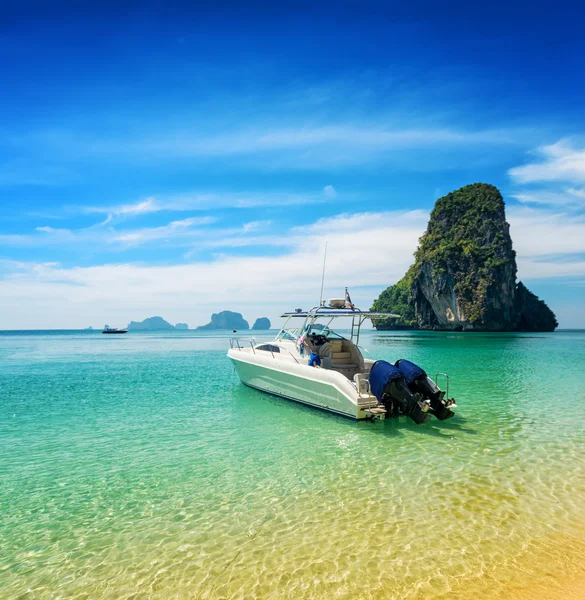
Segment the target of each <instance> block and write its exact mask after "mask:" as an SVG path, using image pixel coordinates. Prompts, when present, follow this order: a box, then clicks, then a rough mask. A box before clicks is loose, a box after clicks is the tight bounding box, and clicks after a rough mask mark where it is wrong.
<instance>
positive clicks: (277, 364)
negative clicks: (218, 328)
mask: <svg viewBox="0 0 585 600" xmlns="http://www.w3.org/2000/svg"><path fill="white" fill-rule="evenodd" d="M264 355H266V356H264ZM228 357H229V358H230V359H231V360H232V362H233V363H234V366H235V369H236V372H237V374H238V376H239V378H240V381H241V382H242V383H243V384H245V385H247V386H249V387H252V388H255V389H257V390H261V391H263V392H267V393H269V394H273V395H275V396H280V397H282V398H286V399H288V400H294V401H295V402H301V403H302V404H307V405H309V406H313V407H316V408H320V409H323V410H327V411H329V412H333V413H336V414H340V415H343V416H346V417H351V418H353V419H368V418H372V416H373V414H372V413H371V412H367V411H370V410H371V409H374V408H376V407H377V406H378V402H377V400H376V398H375V397H374V396H372V395H371V394H363V393H362V394H358V390H357V388H356V386H355V384H354V383H353V382H351V381H350V380H349V379H347V378H346V377H345V376H344V375H342V374H341V373H338V372H336V371H334V370H327V369H319V368H314V367H309V366H308V365H306V364H302V363H297V362H295V361H294V360H293V361H291V360H283V359H280V358H277V357H273V356H272V354H271V353H268V352H256V353H254V352H251V351H250V350H242V349H238V348H232V349H230V350H229V352H228Z"/></svg>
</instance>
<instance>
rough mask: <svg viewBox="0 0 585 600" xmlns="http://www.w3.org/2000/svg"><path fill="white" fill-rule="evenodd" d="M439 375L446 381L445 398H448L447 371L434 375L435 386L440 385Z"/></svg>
mask: <svg viewBox="0 0 585 600" xmlns="http://www.w3.org/2000/svg"><path fill="white" fill-rule="evenodd" d="M439 377H443V378H444V379H445V381H446V382H447V388H446V389H445V396H447V398H449V375H447V373H437V374H436V375H435V383H436V384H437V387H441V386H440V385H439Z"/></svg>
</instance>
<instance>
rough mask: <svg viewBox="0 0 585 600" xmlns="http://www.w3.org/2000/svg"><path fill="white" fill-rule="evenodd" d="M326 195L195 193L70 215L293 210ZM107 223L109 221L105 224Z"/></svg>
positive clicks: (89, 208) (91, 208) (84, 208)
mask: <svg viewBox="0 0 585 600" xmlns="http://www.w3.org/2000/svg"><path fill="white" fill-rule="evenodd" d="M327 199H328V197H327V195H326V194H318V193H313V194H311V193H309V194H294V193H283V192H266V191H264V192H250V193H233V194H230V193H225V194H221V193H197V192H194V193H192V194H181V195H171V196H168V195H165V196H163V197H161V198H156V197H154V196H150V197H149V198H147V199H145V200H139V201H137V202H134V203H130V204H120V205H109V204H105V205H103V206H99V205H94V206H70V207H67V209H68V210H69V211H70V212H82V213H86V214H96V213H97V214H107V215H112V216H116V217H132V216H139V215H144V214H148V213H156V212H163V211H168V212H185V211H197V210H211V209H218V208H241V209H247V208H257V207H262V206H295V205H303V204H315V203H322V202H326V201H327ZM110 220H111V219H110ZM108 222H109V221H108Z"/></svg>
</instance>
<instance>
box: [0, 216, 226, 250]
mask: <svg viewBox="0 0 585 600" xmlns="http://www.w3.org/2000/svg"><path fill="white" fill-rule="evenodd" d="M216 221H217V218H216V217H212V216H206V217H190V218H187V219H182V220H179V221H171V222H170V223H168V224H167V225H161V226H158V227H143V228H139V229H128V228H125V229H121V230H120V229H116V228H114V227H105V225H106V224H108V223H109V222H110V219H106V220H105V221H102V222H100V223H97V224H96V225H92V226H91V227H85V228H82V229H76V230H72V229H65V228H59V229H57V228H54V227H49V226H47V225H43V226H40V227H36V228H35V233H30V234H5V235H0V245H3V246H6V247H29V248H38V247H48V246H59V245H61V246H67V248H69V249H73V248H75V247H76V246H77V247H79V248H85V247H87V245H88V244H91V245H92V248H93V249H94V251H95V252H100V251H108V250H109V247H111V246H115V248H116V249H117V250H123V249H124V248H128V247H131V246H138V245H142V244H146V243H152V242H155V241H165V240H168V241H170V242H172V243H173V244H175V245H184V244H188V243H189V241H188V240H189V238H193V237H196V236H198V235H200V234H201V229H200V228H201V227H203V226H206V225H211V224H212V223H215V222H216Z"/></svg>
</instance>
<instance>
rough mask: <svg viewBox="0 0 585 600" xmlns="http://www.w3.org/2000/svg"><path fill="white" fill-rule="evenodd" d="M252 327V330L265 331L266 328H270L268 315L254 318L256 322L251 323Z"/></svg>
mask: <svg viewBox="0 0 585 600" xmlns="http://www.w3.org/2000/svg"><path fill="white" fill-rule="evenodd" d="M252 329H253V330H254V331H258V330H262V331H265V330H266V329H270V319H269V318H268V317H260V318H258V319H256V322H255V323H254V325H252Z"/></svg>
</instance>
